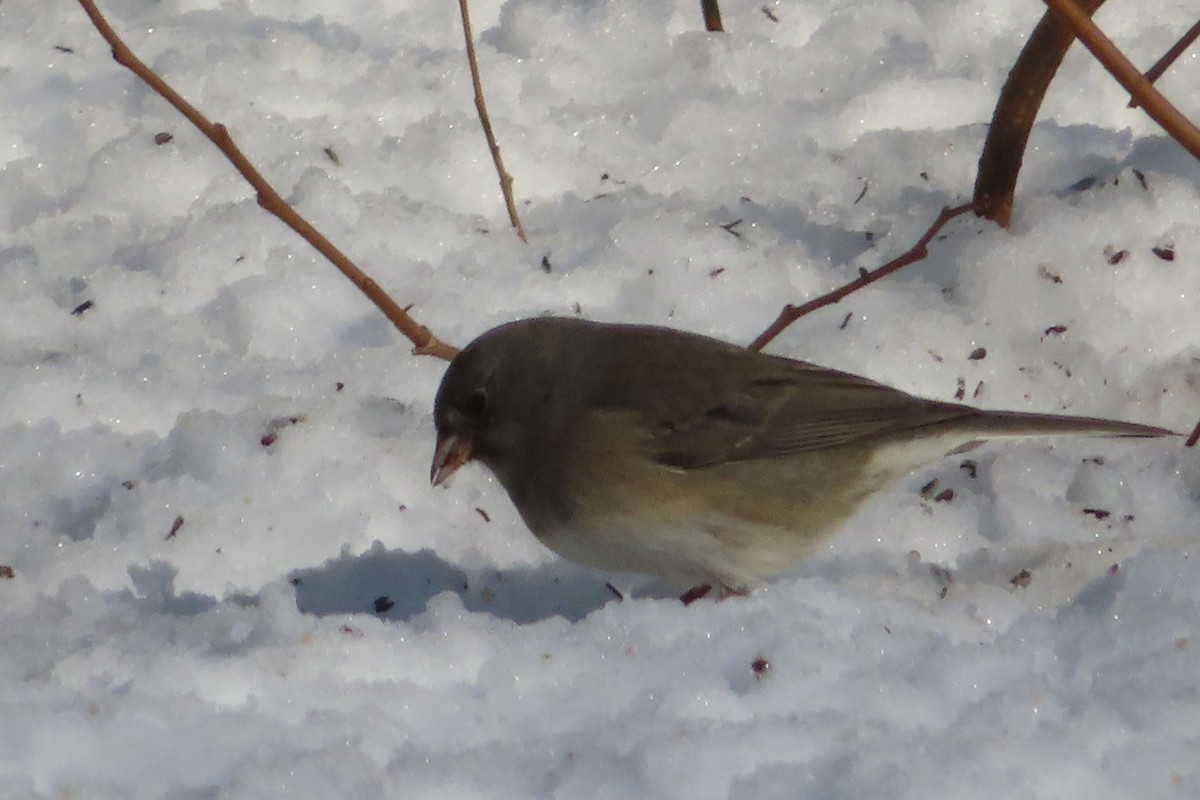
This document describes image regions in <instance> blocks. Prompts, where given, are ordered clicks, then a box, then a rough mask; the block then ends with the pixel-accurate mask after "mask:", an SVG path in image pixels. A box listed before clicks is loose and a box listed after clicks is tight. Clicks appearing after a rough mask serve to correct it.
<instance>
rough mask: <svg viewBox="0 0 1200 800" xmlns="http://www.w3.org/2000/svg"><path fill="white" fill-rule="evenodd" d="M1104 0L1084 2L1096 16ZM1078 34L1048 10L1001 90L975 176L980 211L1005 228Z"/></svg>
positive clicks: (976, 202) (977, 206)
mask: <svg viewBox="0 0 1200 800" xmlns="http://www.w3.org/2000/svg"><path fill="white" fill-rule="evenodd" d="M1103 4H1104V0H1082V2H1081V3H1080V7H1081V8H1083V9H1084V10H1085V11H1086V13H1089V14H1092V13H1095V11H1096V9H1098V8H1099V7H1100V6H1101V5H1103ZM1073 41H1075V33H1074V32H1073V31H1072V30H1071V28H1070V27H1069V26H1068V25H1066V24H1065V23H1064V22H1063V21H1062V20H1061V19H1059V17H1058V15H1057V14H1055V13H1054V12H1053V11H1050V10H1047V11H1046V13H1045V15H1043V16H1042V19H1041V21H1040V22H1038V24H1037V27H1035V28H1034V29H1033V33H1031V34H1030V36H1029V41H1028V42H1027V43H1026V44H1025V47H1023V48H1022V49H1021V54H1020V55H1019V56H1017V60H1016V63H1014V64H1013V68H1012V71H1011V72H1009V73H1008V80H1006V81H1005V82H1004V88H1003V89H1001V90H1000V97H999V99H998V100H997V101H996V110H995V111H994V112H992V123H991V125H990V126H989V128H988V135H987V140H986V141H985V142H984V143H983V153H982V154H980V156H979V171H978V174H977V175H976V178H975V196H974V202H975V213H976V214H978V215H979V216H981V217H985V218H986V219H990V220H992V221H993V222H995V223H996V224H997V225H999V226H1001V227H1002V228H1007V227H1008V225H1009V222H1011V220H1012V207H1013V197H1014V195H1015V194H1016V190H1017V176H1018V174H1019V173H1020V171H1021V161H1022V159H1024V157H1025V148H1026V146H1027V145H1028V143H1029V133H1030V131H1031V130H1032V129H1033V123H1034V122H1035V121H1036V119H1037V113H1038V109H1040V108H1041V106H1042V99H1043V98H1044V97H1045V95H1046V90H1047V89H1049V88H1050V82H1051V81H1052V80H1053V79H1054V74H1055V73H1056V72H1057V71H1058V67H1059V65H1060V64H1061V63H1062V60H1063V56H1065V55H1066V53H1067V50H1068V49H1069V48H1070V46H1071V42H1073Z"/></svg>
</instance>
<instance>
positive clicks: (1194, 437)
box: [1183, 422, 1200, 447]
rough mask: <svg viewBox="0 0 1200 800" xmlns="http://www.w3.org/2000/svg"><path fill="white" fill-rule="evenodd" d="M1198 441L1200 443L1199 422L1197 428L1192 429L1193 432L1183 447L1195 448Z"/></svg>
mask: <svg viewBox="0 0 1200 800" xmlns="http://www.w3.org/2000/svg"><path fill="white" fill-rule="evenodd" d="M1197 441H1200V422H1197V423H1196V427H1194V428H1192V432H1191V433H1190V434H1189V435H1188V438H1187V441H1186V442H1184V443H1183V446H1184V447H1195V446H1196V442H1197Z"/></svg>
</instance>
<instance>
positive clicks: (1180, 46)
mask: <svg viewBox="0 0 1200 800" xmlns="http://www.w3.org/2000/svg"><path fill="white" fill-rule="evenodd" d="M1197 38H1200V20H1198V21H1197V22H1196V24H1195V25H1193V26H1192V27H1191V28H1190V29H1188V32H1187V33H1185V34H1184V35H1183V36H1182V38H1180V40H1179V41H1178V42H1176V43H1175V44H1174V45H1173V46H1172V47H1171V49H1170V50H1168V51H1167V52H1165V53H1163V57H1162V58H1160V59H1159V60H1158V61H1155V62H1154V66H1153V67H1151V68H1150V69H1148V70H1146V73H1145V78H1146V80H1148V81H1150V82H1151V83H1154V82H1155V81H1157V80H1158V79H1159V78H1161V77H1162V76H1163V73H1164V72H1166V71H1167V70H1168V69H1170V68H1171V65H1172V64H1174V63H1175V61H1176V60H1177V59H1178V58H1179V57H1180V56H1181V55H1183V51H1184V50H1187V49H1188V48H1189V47H1191V46H1192V42H1194V41H1196V39H1197ZM1129 107H1130V108H1137V107H1138V101H1137V98H1136V97H1131V98H1129Z"/></svg>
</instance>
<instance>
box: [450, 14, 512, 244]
mask: <svg viewBox="0 0 1200 800" xmlns="http://www.w3.org/2000/svg"><path fill="white" fill-rule="evenodd" d="M458 10H459V13H460V14H461V15H462V24H463V38H465V39H466V40H467V64H468V65H469V66H470V68H471V84H472V85H473V86H474V87H475V110H476V111H478V112H479V122H480V123H481V124H482V125H483V135H484V138H486V139H487V146H488V150H490V151H491V153H492V161H493V162H494V163H495V164H496V174H497V175H499V176H500V191H501V192H502V193H503V194H504V205H505V207H506V208H507V209H508V221H509V222H511V223H512V226H513V229H514V230H516V232H517V236H518V237H519V238H520V239H521V241H522V242H527V241H529V240H528V239H526V238H525V229H524V228H522V227H521V218H520V217H518V216H517V204H516V202H514V201H513V191H512V183H513V179H512V175H509V174H508V170H506V169H505V168H504V160H503V159H502V158H500V145H498V144H496V134H494V133H493V132H492V122H491V120H490V119H489V118H488V112H487V104H486V103H484V102H483V82H482V81H481V80H480V79H479V62H478V61H476V60H475V38H474V36H473V35H472V34H471V15H470V12H469V11H468V10H467V0H458Z"/></svg>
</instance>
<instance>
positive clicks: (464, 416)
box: [431, 317, 1172, 598]
mask: <svg viewBox="0 0 1200 800" xmlns="http://www.w3.org/2000/svg"><path fill="white" fill-rule="evenodd" d="M434 419H435V422H436V424H437V432H438V441H437V450H436V452H435V453H434V458H433V470H432V475H431V479H432V481H433V483H434V484H435V485H437V484H440V483H442V482H443V481H444V480H446V478H448V477H449V476H450V475H451V473H453V472H454V471H455V470H457V469H458V468H459V467H461V466H462V465H463V464H465V463H467V462H468V461H472V460H478V461H481V462H483V463H484V464H485V465H486V466H487V467H488V468H489V469H490V470H491V471H492V472H493V473H494V474H495V476H496V477H497V478H498V479H499V480H500V483H501V484H503V486H504V488H505V489H506V490H507V491H508V494H509V497H511V498H512V501H513V503H514V504H516V507H517V510H518V511H519V512H520V514H521V517H522V519H524V521H525V524H526V525H528V526H529V529H530V530H531V531H533V533H534V535H536V536H537V537H538V539H540V540H541V541H542V542H543V543H544V544H545V545H546V546H547V547H549V548H550V549H551V550H554V551H555V552H557V553H558V554H560V555H562V556H564V557H566V558H569V559H571V560H572V561H577V562H579V563H582V564H587V565H590V566H593V567H600V568H603V569H609V570H617V571H626V572H640V573H647V574H650V575H658V576H663V577H665V578H667V579H670V580H672V581H674V582H677V583H679V584H680V585H683V586H693V587H696V588H694V589H693V591H691V592H689V593H688V595H685V597H688V598H693V597H695V596H698V595H699V594H703V592H705V591H708V589H709V588H717V589H719V590H720V591H721V592H722V593H723V594H728V593H740V592H744V591H745V590H746V589H747V588H749V587H751V586H752V585H754V583H755V582H756V581H758V580H759V579H760V578H762V577H763V576H767V575H771V574H773V573H778V572H782V571H784V570H787V569H788V568H790V567H792V566H793V565H795V564H796V563H797V562H798V561H799V560H800V559H801V558H802V557H803V556H804V555H805V553H806V552H807V551H809V550H811V549H812V547H813V546H814V545H815V544H817V543H818V542H820V541H821V540H822V538H823V537H825V536H828V535H829V534H830V533H832V532H833V531H835V530H836V529H837V527H838V525H839V524H840V523H842V522H843V521H844V520H845V519H846V518H847V517H849V516H850V515H851V514H852V513H853V512H854V510H855V509H856V508H857V507H858V505H859V504H860V503H861V502H862V501H863V499H864V498H866V497H867V495H869V494H871V493H872V492H874V491H876V490H878V489H880V488H881V487H883V486H885V485H886V484H887V483H889V482H890V481H892V480H894V479H896V478H898V477H900V476H902V475H904V474H905V473H907V472H909V471H910V470H912V469H914V468H915V467H918V466H920V465H922V464H924V463H926V462H928V461H932V460H934V459H936V458H938V457H939V456H942V455H945V454H949V453H955V452H962V451H964V450H966V449H969V448H971V447H973V446H975V445H976V444H978V443H980V442H982V441H983V440H986V439H993V438H1000V437H1009V436H1048V435H1062V434H1081V435H1099V436H1166V435H1171V433H1172V432H1171V431H1168V430H1164V429H1162V428H1154V427H1150V426H1146V425H1136V424H1133V423H1129V422H1116V421H1112V420H1105V419H1091V418H1084V417H1067V416H1058V415H1051V414H1025V413H1019V412H1007V411H981V410H979V409H976V408H971V407H968V406H963V405H957V404H954V403H941V402H935V401H932V400H923V399H921V398H919V397H913V396H912V395H909V394H905V393H904V392H901V391H899V390H897V389H893V388H891V387H888V386H883V385H881V384H878V383H874V382H872V381H869V380H867V379H865V378H860V377H858V376H855V375H850V374H847V373H844V372H837V371H835V370H831V369H825V368H823V367H818V366H814V365H812V364H807V363H805V362H802V361H794V360H791V359H788V358H781V357H779V356H770V355H765V354H762V353H758V352H754V351H750V350H746V349H744V348H741V347H737V346H736V345H732V344H728V343H725V342H721V341H718V340H715V339H709V338H707V337H704V336H698V335H695V334H689V333H682V332H679V331H674V330H670V329H667V328H656V327H647V326H640V325H611V324H602V323H596V322H587V321H584V320H578V319H560V318H553V317H543V318H538V319H528V320H522V321H519V322H513V323H509V324H507V325H501V326H500V327H497V328H494V329H492V330H490V331H488V332H486V333H484V334H483V335H482V336H480V337H479V338H478V339H476V340H475V341H473V342H471V344H469V345H468V346H467V347H466V349H464V350H463V351H462V352H461V353H460V354H459V355H458V357H457V358H455V359H454V361H453V362H452V363H451V364H450V367H449V369H447V370H446V374H445V377H443V379H442V384H441V387H440V388H439V389H438V394H437V400H436V402H435V404H434Z"/></svg>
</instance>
